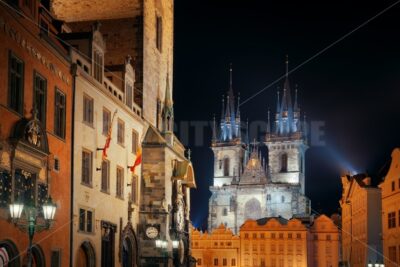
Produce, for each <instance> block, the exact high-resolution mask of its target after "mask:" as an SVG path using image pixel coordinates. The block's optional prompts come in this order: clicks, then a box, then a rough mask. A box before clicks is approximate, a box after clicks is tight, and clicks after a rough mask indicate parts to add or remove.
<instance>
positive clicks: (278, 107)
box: [276, 87, 281, 113]
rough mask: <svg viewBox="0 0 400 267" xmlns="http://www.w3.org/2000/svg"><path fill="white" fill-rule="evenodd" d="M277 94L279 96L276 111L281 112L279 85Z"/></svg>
mask: <svg viewBox="0 0 400 267" xmlns="http://www.w3.org/2000/svg"><path fill="white" fill-rule="evenodd" d="M276 95H277V98H278V100H277V103H276V113H279V112H281V104H280V103H281V102H280V100H279V87H278V88H277V91H276Z"/></svg>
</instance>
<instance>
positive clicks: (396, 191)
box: [379, 148, 400, 267]
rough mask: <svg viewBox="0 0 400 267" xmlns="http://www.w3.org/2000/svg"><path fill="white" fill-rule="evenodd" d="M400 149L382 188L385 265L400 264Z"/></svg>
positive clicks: (390, 266) (395, 152) (394, 157)
mask: <svg viewBox="0 0 400 267" xmlns="http://www.w3.org/2000/svg"><path fill="white" fill-rule="evenodd" d="M399 163H400V149H399V148H396V149H394V150H393V152H392V161H391V163H390V168H389V171H388V173H387V174H386V176H385V178H384V180H383V182H382V183H381V184H380V185H379V187H380V188H381V190H382V238H383V254H384V256H385V258H384V261H385V266H389V267H392V266H393V267H394V266H399V264H400V168H399Z"/></svg>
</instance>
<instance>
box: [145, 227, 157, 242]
mask: <svg viewBox="0 0 400 267" xmlns="http://www.w3.org/2000/svg"><path fill="white" fill-rule="evenodd" d="M146 236H147V237H148V238H151V239H154V238H156V237H157V236H158V229H157V228H156V227H154V226H149V227H147V228H146Z"/></svg>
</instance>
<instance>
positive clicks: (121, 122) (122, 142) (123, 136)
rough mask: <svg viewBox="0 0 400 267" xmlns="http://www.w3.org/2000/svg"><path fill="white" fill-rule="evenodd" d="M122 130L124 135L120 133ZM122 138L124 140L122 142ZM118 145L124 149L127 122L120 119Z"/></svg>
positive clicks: (118, 123)
mask: <svg viewBox="0 0 400 267" xmlns="http://www.w3.org/2000/svg"><path fill="white" fill-rule="evenodd" d="M120 125H122V128H120ZM121 130H122V133H121V132H120V131H121ZM120 138H122V140H120ZM117 143H118V144H119V145H121V146H122V147H123V146H124V145H125V122H124V121H123V120H121V119H120V118H118V122H117Z"/></svg>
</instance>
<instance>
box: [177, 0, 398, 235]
mask: <svg viewBox="0 0 400 267" xmlns="http://www.w3.org/2000/svg"><path fill="white" fill-rule="evenodd" d="M351 2H352V3H350V2H349V1H337V0H336V1H318V2H313V1H295V3H291V2H288V1H234V0H230V1H228V0H203V1H185V0H176V1H175V59H174V68H175V69H174V101H175V112H176V113H175V114H176V115H175V116H176V117H175V121H176V122H177V124H178V126H179V125H181V123H182V122H183V123H185V122H189V123H190V122H193V121H194V122H196V121H210V120H212V117H213V114H216V115H217V118H219V114H220V110H221V96H222V94H224V93H226V91H227V90H228V86H229V72H228V69H229V63H232V64H233V87H234V91H235V94H236V93H237V92H240V94H241V99H242V100H245V99H247V98H248V97H250V96H252V95H253V94H255V93H256V92H258V91H259V90H261V89H262V88H264V87H265V86H267V85H269V84H270V83H272V82H273V81H275V80H276V79H278V78H279V77H281V76H282V75H283V74H284V72H285V63H284V62H285V55H286V54H288V55H289V61H290V63H289V69H293V68H295V67H296V66H297V65H299V64H301V63H302V62H304V61H305V60H307V59H309V58H310V57H312V56H313V55H315V54H316V53H318V52H319V51H320V50H322V49H324V48H325V47H327V46H328V45H330V44H331V43H333V42H334V41H336V40H338V39H339V38H341V37H342V36H343V35H345V34H347V33H348V32H350V31H351V30H353V29H355V28H356V27H357V26H359V25H360V24H362V23H364V22H365V21H367V20H368V19H370V18H372V17H373V16H375V15H376V14H378V13H379V12H381V11H382V10H383V9H385V8H386V7H388V6H390V5H392V4H393V3H395V2H396V1H373V2H366V1H358V2H355V1H351ZM399 25H400V3H399V4H397V5H395V6H394V7H393V8H391V9H390V10H388V11H387V12H385V13H384V14H382V15H381V16H379V17H378V18H376V19H375V20H373V21H371V22H369V23H368V24H367V25H366V26H364V27H363V28H361V29H359V30H357V31H356V32H354V33H353V34H351V35H350V36H348V37H347V38H345V39H344V40H343V41H341V42H339V43H338V44H336V45H334V46H333V47H332V48H330V49H328V50H327V51H326V52H324V53H323V54H321V55H319V56H318V57H316V58H315V59H313V60H312V61H310V62H309V63H307V64H305V65H304V66H303V67H301V68H299V69H297V70H296V71H294V72H293V73H291V74H290V81H291V87H292V93H293V91H294V90H293V88H294V84H298V88H299V104H300V107H301V109H302V111H305V112H306V113H307V118H308V120H309V121H322V122H324V123H325V127H324V128H323V130H324V132H325V135H324V136H323V141H325V142H326V145H325V146H311V147H310V149H309V150H308V152H307V154H306V195H307V196H308V197H310V198H311V200H312V208H313V209H314V210H317V211H319V212H325V213H327V214H331V213H333V212H335V211H337V210H338V207H339V204H338V201H339V199H340V194H341V182H340V174H341V173H342V172H343V171H344V170H350V169H351V170H353V171H357V172H367V173H368V174H369V175H370V176H372V178H373V181H374V182H375V183H378V182H379V180H380V179H381V178H382V176H384V174H385V169H387V166H388V164H389V163H390V154H391V151H392V150H393V148H395V147H396V146H400V134H399V132H400V109H399V100H400V30H399ZM282 85H283V80H281V81H279V82H278V83H277V84H274V85H273V86H271V87H270V88H268V89H266V90H265V91H264V92H262V93H261V94H259V95H258V96H257V97H256V98H253V99H252V100H251V101H248V102H247V103H245V104H244V105H242V106H241V115H242V120H246V119H247V118H248V119H249V121H260V120H263V121H266V119H267V110H268V107H270V108H271V110H275V107H276V90H277V86H280V87H281V88H282ZM190 129H191V130H190V135H189V140H188V142H186V141H185V140H186V139H187V138H186V136H183V135H184V134H182V131H180V130H179V129H178V131H177V133H178V135H179V136H180V137H181V138H182V139H183V140H184V141H185V142H184V143H185V145H187V146H188V147H190V148H191V149H192V161H193V164H194V168H195V172H196V181H197V190H193V191H192V211H191V218H192V221H193V224H194V225H195V226H196V227H205V225H206V221H207V216H208V199H209V196H210V193H209V190H208V187H209V185H211V184H212V174H213V155H212V151H211V149H210V148H209V146H210V140H211V128H209V127H208V128H207V130H206V131H205V134H204V138H203V144H202V145H195V140H194V134H193V133H194V128H193V127H192V128H190ZM250 138H258V139H259V140H262V139H261V138H262V137H261V135H260V136H251V137H250Z"/></svg>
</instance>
